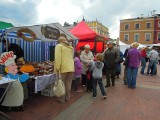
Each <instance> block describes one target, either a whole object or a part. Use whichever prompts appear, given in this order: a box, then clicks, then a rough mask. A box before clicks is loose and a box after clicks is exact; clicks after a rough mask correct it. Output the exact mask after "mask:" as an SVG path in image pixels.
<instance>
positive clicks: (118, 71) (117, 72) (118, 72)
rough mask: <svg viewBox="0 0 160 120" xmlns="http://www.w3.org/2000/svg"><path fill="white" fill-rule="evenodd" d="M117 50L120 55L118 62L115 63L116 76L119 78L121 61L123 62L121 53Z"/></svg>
mask: <svg viewBox="0 0 160 120" xmlns="http://www.w3.org/2000/svg"><path fill="white" fill-rule="evenodd" d="M118 51H119V55H120V60H119V62H118V63H117V64H116V77H117V78H119V75H120V74H121V63H123V57H124V56H123V53H122V52H121V51H120V50H118Z"/></svg>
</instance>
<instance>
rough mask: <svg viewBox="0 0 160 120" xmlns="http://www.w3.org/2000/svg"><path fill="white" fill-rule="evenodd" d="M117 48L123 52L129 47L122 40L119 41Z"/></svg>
mask: <svg viewBox="0 0 160 120" xmlns="http://www.w3.org/2000/svg"><path fill="white" fill-rule="evenodd" d="M119 48H120V51H121V52H122V53H123V54H124V52H125V50H126V49H127V48H129V45H127V44H125V43H123V42H122V41H119Z"/></svg>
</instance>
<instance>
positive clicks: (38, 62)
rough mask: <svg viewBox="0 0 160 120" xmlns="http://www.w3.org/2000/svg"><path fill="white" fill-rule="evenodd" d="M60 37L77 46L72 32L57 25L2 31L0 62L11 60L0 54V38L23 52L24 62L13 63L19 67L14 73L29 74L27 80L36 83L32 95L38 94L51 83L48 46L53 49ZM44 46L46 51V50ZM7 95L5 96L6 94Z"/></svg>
mask: <svg viewBox="0 0 160 120" xmlns="http://www.w3.org/2000/svg"><path fill="white" fill-rule="evenodd" d="M62 34H63V35H64V34H65V35H66V37H67V39H68V41H69V42H71V44H72V45H73V46H75V45H76V44H77V38H76V37H75V36H74V35H72V34H71V33H69V32H68V31H67V30H66V29H65V28H63V27H62V26H61V25H60V24H59V23H54V24H43V25H34V26H23V27H14V28H10V29H5V30H1V31H0V38H1V42H0V46H1V49H0V54H1V59H0V63H1V64H5V61H6V60H10V57H12V55H10V52H6V53H5V56H6V57H4V56H3V55H2V50H3V46H2V39H5V40H6V41H7V40H8V41H9V42H10V43H16V44H18V45H19V46H21V47H22V49H23V50H24V59H23V60H22V61H21V60H18V61H16V63H17V66H18V68H16V69H18V73H17V74H18V75H20V76H21V75H23V73H29V76H30V79H29V80H30V81H32V82H35V83H34V84H35V86H34V87H35V89H34V90H35V91H34V92H35V93H37V92H38V91H42V90H43V89H45V88H46V87H47V86H49V85H51V84H53V83H54V80H55V75H54V74H53V73H54V71H53V70H54V63H53V61H49V52H50V51H49V47H51V46H55V45H56V44H57V40H58V38H59V37H60V36H61V35H62ZM6 44H7V42H6ZM5 47H6V48H5V49H6V50H8V47H9V46H7V45H6V46H5ZM46 47H47V49H45V48H46ZM14 56H15V55H14ZM12 59H13V58H12ZM14 59H15V57H14ZM12 62H13V61H12ZM13 63H14V62H13ZM15 66H16V65H15ZM33 68H34V69H33ZM2 69H4V68H3V67H2V65H1V74H2V71H3V70H2ZM5 72H6V74H7V72H8V69H5ZM11 79H12V78H11ZM27 82H28V81H27ZM13 85H14V84H13ZM20 87H21V86H20ZM27 88H28V87H25V88H24V92H25V89H27ZM26 92H28V91H26ZM6 93H7V94H8V92H6ZM24 95H25V93H24ZM20 98H21V97H20ZM7 104H8V103H6V105H7Z"/></svg>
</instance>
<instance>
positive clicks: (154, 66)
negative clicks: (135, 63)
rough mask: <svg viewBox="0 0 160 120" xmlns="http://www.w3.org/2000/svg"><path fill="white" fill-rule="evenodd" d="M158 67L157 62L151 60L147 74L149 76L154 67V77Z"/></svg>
mask: <svg viewBox="0 0 160 120" xmlns="http://www.w3.org/2000/svg"><path fill="white" fill-rule="evenodd" d="M156 65H157V60H150V61H149V64H148V69H147V74H149V72H150V70H151V67H152V66H153V70H152V73H151V74H152V75H154V74H155V72H156Z"/></svg>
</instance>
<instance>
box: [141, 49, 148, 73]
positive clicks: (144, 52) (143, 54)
mask: <svg viewBox="0 0 160 120" xmlns="http://www.w3.org/2000/svg"><path fill="white" fill-rule="evenodd" d="M147 50H148V47H145V48H143V49H142V50H141V56H142V57H141V65H142V68H141V74H144V71H145V68H146V62H147V61H146V60H147Z"/></svg>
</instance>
